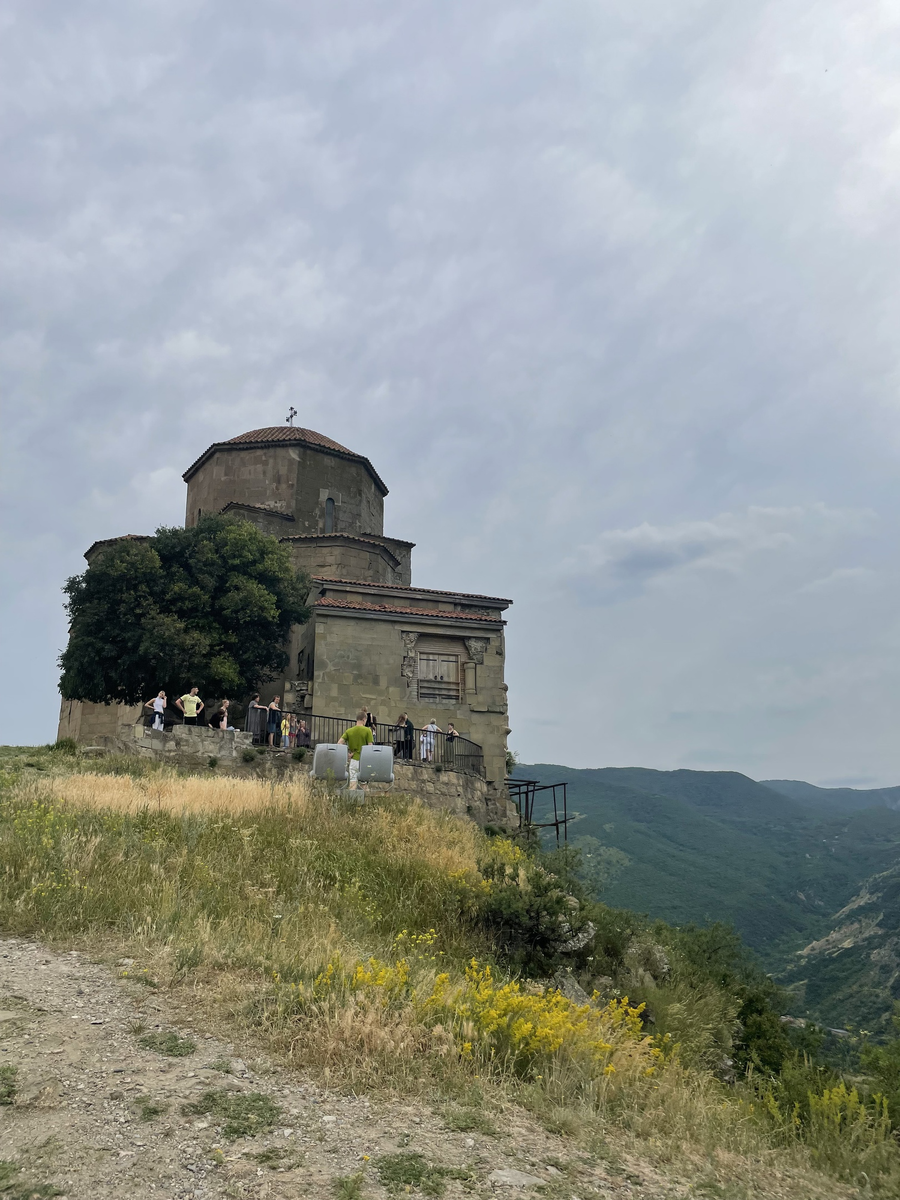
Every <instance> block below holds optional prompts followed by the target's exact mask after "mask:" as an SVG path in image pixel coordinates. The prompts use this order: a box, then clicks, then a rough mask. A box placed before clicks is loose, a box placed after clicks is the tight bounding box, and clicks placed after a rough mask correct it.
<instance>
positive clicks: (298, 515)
mask: <svg viewBox="0 0 900 1200" xmlns="http://www.w3.org/2000/svg"><path fill="white" fill-rule="evenodd" d="M184 478H185V481H186V483H187V485H188V494H187V514H186V524H187V525H189V526H190V525H193V524H195V523H196V522H197V520H198V519H199V518H200V517H201V516H202V515H203V514H204V513H219V512H233V513H234V514H235V515H237V516H240V517H242V518H244V519H246V520H248V521H251V522H253V523H254V524H255V525H256V526H257V527H258V528H260V529H261V530H262V531H263V532H265V533H268V534H271V535H272V536H274V537H277V538H278V539H279V540H280V541H282V542H283V543H284V544H285V545H287V546H288V547H289V548H290V551H291V556H292V559H293V562H294V565H295V566H296V567H297V568H298V569H300V570H303V571H305V572H306V573H307V574H308V575H310V576H311V578H312V584H313V586H312V591H311V594H310V597H309V602H310V605H311V606H312V609H313V616H312V618H311V620H310V621H309V622H308V624H306V625H304V626H302V627H299V628H295V629H294V630H293V631H292V633H291V638H290V642H289V645H288V646H287V647H286V650H287V651H288V658H289V666H288V669H287V672H286V674H285V677H284V678H282V679H278V680H274V681H273V682H272V683H271V684H270V685H269V686H268V687H267V688H266V689H264V691H263V700H264V701H267V700H269V699H271V698H272V697H273V696H275V695H280V696H281V697H282V701H283V705H284V707H286V708H289V709H292V710H293V711H295V712H298V713H300V714H302V715H308V716H316V717H341V718H347V717H353V716H355V714H356V710H357V709H358V708H359V707H360V706H362V705H365V706H367V707H368V708H370V709H371V711H372V712H374V713H375V714H376V716H377V717H378V719H379V721H382V722H384V723H385V724H393V723H394V722H395V721H396V719H397V717H398V716H399V714H400V713H401V712H407V713H408V714H409V716H410V718H411V719H412V721H413V723H414V725H415V726H416V727H417V728H421V727H422V726H423V725H425V724H426V723H427V722H428V721H429V720H430V719H431V718H432V717H434V718H435V719H436V720H437V723H438V725H439V726H440V728H441V729H442V730H446V728H447V722H448V721H453V722H454V724H455V726H456V728H457V730H458V732H459V733H460V734H461V735H462V736H463V737H465V738H468V739H470V740H471V741H472V742H475V743H477V745H478V746H480V747H481V748H482V751H483V761H484V775H485V781H484V782H485V787H486V788H487V789H488V790H490V789H491V788H493V789H494V791H495V792H497V789H500V791H502V792H503V793H505V790H506V788H505V779H506V737H507V734H508V733H509V728H508V726H507V696H506V691H507V689H506V684H505V682H504V664H505V645H504V624H505V622H504V619H503V613H504V612H505V610H506V609H507V608H508V607H509V604H510V601H509V600H504V599H501V598H498V597H493V596H473V595H468V594H465V593H461V592H452V591H435V590H432V589H427V588H415V587H413V586H412V582H411V553H412V550H413V544H412V543H411V542H404V541H401V540H400V539H397V538H391V537H386V536H385V535H384V527H383V515H384V497H385V496H386V495H387V488H386V487H385V485H384V483H383V482H382V480H381V479H380V477H379V476H378V474H377V473H376V471H375V469H374V468H373V466H372V464H371V463H370V462H369V460H368V459H367V458H364V457H363V456H362V455H359V454H355V453H354V452H353V451H351V450H348V449H346V447H343V446H340V445H339V444H338V443H336V442H333V441H331V440H330V439H329V438H325V437H322V435H320V434H317V433H315V432H313V431H311V430H305V429H293V428H291V427H278V428H274V429H257V430H252V431H251V432H250V433H247V434H242V435H240V436H239V437H237V438H233V439H231V440H230V441H228V442H217V443H215V444H214V445H212V446H210V447H209V449H208V450H207V451H205V453H204V454H202V455H201V456H200V458H199V459H197V461H196V462H195V463H193V464H192V466H191V467H189V468H188V470H187V471H186V472H185V475H184ZM129 536H133V535H129ZM115 540H116V539H113V540H112V541H110V542H98V543H95V544H94V546H92V547H91V549H90V551H89V552H88V554H89V555H91V556H93V555H95V554H97V553H101V552H102V550H103V548H104V547H106V546H109V545H111V544H114V541H115ZM205 699H206V700H207V703H208V704H212V703H214V702H215V700H216V698H214V697H206V698H205ZM238 699H243V697H238ZM139 712H140V710H139V709H134V710H124V709H121V708H119V707H117V706H115V705H108V706H105V705H88V704H77V703H75V702H68V701H64V702H63V711H62V712H61V718H60V736H61V737H74V738H75V739H76V740H77V741H80V742H92V743H94V744H100V745H103V744H107V743H106V742H105V741H104V739H116V738H120V737H121V736H122V735H123V731H124V734H125V736H126V737H127V736H132V735H131V734H130V733H128V732H127V731H126V730H125V727H126V726H128V727H130V726H132V725H134V722H135V720H136V719H137V716H138V714H139ZM155 736H158V737H162V736H163V735H155ZM166 736H171V735H166ZM213 736H216V735H213ZM403 769H404V770H412V769H413V768H412V767H411V766H410V767H406V766H405V767H404V768H403ZM417 769H421V770H426V771H430V772H432V773H433V774H435V775H437V774H438V773H437V772H433V769H432V768H431V767H428V766H422V767H421V768H417ZM444 782H445V783H446V781H444ZM472 786H473V787H474V786H476V785H474V784H473V785H472ZM479 786H480V785H479ZM497 794H498V795H499V792H498V793H497ZM468 802H469V801H466V803H468ZM498 803H499V801H498ZM488 823H489V822H488Z"/></svg>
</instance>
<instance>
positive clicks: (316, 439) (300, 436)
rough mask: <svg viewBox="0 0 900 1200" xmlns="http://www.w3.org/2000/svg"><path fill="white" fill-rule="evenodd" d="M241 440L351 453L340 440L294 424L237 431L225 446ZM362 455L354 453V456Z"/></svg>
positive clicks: (238, 442)
mask: <svg viewBox="0 0 900 1200" xmlns="http://www.w3.org/2000/svg"><path fill="white" fill-rule="evenodd" d="M241 442H305V443H306V445H308V446H323V447H324V448H325V449H326V450H340V451H341V453H342V454H353V451H352V450H348V449H347V447H346V446H342V445H341V444H340V442H335V441H333V440H332V439H331V438H330V437H325V435H324V434H323V433H316V431H315V430H314V429H300V428H298V427H297V426H295V425H269V426H267V427H266V428H265V429H251V430H250V431H249V432H248V433H239V434H238V435H237V437H233V438H229V439H228V441H227V442H226V443H225V445H226V446H233V445H235V444H240V443H241ZM361 457H362V455H359V454H355V455H354V458H361Z"/></svg>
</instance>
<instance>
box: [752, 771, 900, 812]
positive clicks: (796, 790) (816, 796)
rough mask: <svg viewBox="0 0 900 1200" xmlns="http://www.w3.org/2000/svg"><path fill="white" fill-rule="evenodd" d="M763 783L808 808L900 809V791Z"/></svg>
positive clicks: (792, 782)
mask: <svg viewBox="0 0 900 1200" xmlns="http://www.w3.org/2000/svg"><path fill="white" fill-rule="evenodd" d="M760 782H761V783H762V784H763V786H765V787H767V788H772V789H773V791H776V792H780V793H781V794H782V795H783V796H790V798H791V799H792V800H797V801H798V802H799V803H800V804H803V805H805V806H807V807H808V808H821V809H826V808H827V809H829V810H831V811H833V812H860V811H862V809H864V808H874V807H881V806H883V807H884V808H895V809H900V787H888V788H847V787H839V788H823V787H816V785H815V784H813V783H803V781H802V780H799V779H763V780H760Z"/></svg>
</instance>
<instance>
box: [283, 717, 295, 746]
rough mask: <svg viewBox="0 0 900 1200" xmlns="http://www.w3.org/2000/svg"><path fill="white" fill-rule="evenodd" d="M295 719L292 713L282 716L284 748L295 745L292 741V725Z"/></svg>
mask: <svg viewBox="0 0 900 1200" xmlns="http://www.w3.org/2000/svg"><path fill="white" fill-rule="evenodd" d="M293 719H294V718H293V717H292V716H291V714H290V713H283V714H282V717H281V744H282V746H288V747H290V746H291V745H292V744H293V743H292V741H291V723H292V721H293Z"/></svg>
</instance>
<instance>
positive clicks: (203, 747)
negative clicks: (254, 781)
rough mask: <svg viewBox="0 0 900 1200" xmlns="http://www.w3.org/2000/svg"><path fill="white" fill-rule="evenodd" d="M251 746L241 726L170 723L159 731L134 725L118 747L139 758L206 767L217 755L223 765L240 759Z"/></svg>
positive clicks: (230, 764) (248, 736) (175, 764)
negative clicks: (170, 726) (233, 727)
mask: <svg viewBox="0 0 900 1200" xmlns="http://www.w3.org/2000/svg"><path fill="white" fill-rule="evenodd" d="M252 746H253V735H252V734H251V733H243V732H242V731H240V730H235V731H232V730H227V729H210V728H209V727H208V726H204V725H173V726H172V729H171V732H169V733H162V732H161V731H160V730H158V729H149V728H147V727H145V726H144V725H135V726H134V727H133V729H132V730H131V731H130V735H128V734H126V735H125V736H124V737H122V738H121V739H120V745H119V746H118V747H117V748H118V749H121V750H122V751H124V752H125V753H127V754H136V755H138V757H139V758H153V759H156V760H157V761H162V762H168V763H171V764H172V765H173V766H178V767H189V768H190V767H206V766H207V765H208V763H209V760H210V759H211V758H217V759H218V760H219V763H220V764H222V766H225V767H228V768H230V767H232V766H234V765H236V764H237V763H239V762H242V761H243V759H242V757H241V756H242V754H243V752H244V751H245V750H249V749H251V748H252Z"/></svg>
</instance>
